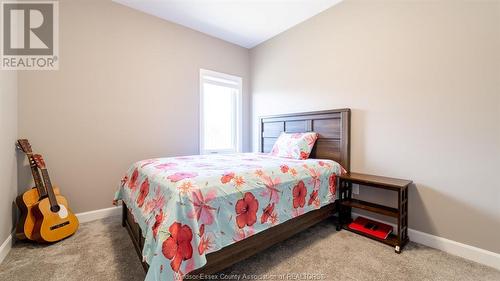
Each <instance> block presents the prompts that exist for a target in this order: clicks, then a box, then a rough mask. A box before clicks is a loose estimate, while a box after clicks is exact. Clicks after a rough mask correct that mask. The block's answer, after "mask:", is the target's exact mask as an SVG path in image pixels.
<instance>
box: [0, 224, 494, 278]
mask: <svg viewBox="0 0 500 281" xmlns="http://www.w3.org/2000/svg"><path fill="white" fill-rule="evenodd" d="M410 238H411V237H410ZM304 273H307V274H311V275H309V277H318V278H323V279H319V280H412V281H413V280H473V281H478V280H500V271H497V270H495V269H493V268H489V267H486V266H482V265H480V264H477V263H474V262H470V261H467V260H465V259H462V258H459V257H455V256H451V255H448V254H446V253H443V252H440V251H437V250H434V249H431V248H428V247H424V246H421V245H418V244H414V243H410V244H409V246H408V247H407V248H406V249H405V251H403V253H402V254H401V255H397V254H395V253H394V250H393V249H392V248H390V247H388V246H385V245H382V244H380V243H377V242H374V241H372V240H369V239H366V238H363V237H360V236H357V235H355V234H352V233H350V232H347V231H341V232H336V231H335V227H334V226H333V225H332V224H331V223H329V222H324V223H321V224H319V225H317V226H315V227H313V228H310V229H309V230H307V231H304V232H302V233H300V234H299V235H296V236H294V237H293V238H291V239H289V240H287V241H285V242H283V243H280V244H278V245H276V246H274V247H272V248H270V249H268V250H267V251H265V252H263V253H262V254H260V255H258V256H256V257H253V258H250V259H248V260H245V261H243V262H240V263H238V264H236V265H234V266H233V267H231V268H228V269H227V270H226V271H225V272H224V274H227V275H229V274H241V275H240V276H242V274H247V276H248V275H253V274H256V275H261V276H262V275H265V274H267V275H268V276H270V277H272V276H273V275H276V276H277V277H278V276H279V275H282V274H285V277H286V276H287V275H286V274H292V275H288V277H289V279H288V280H294V279H292V278H294V277H297V278H300V277H304V275H301V276H297V275H293V274H304ZM144 276H145V275H144V272H143V269H142V267H141V265H140V262H139V258H138V257H137V255H136V253H135V251H134V248H133V245H132V242H131V240H130V238H129V236H128V234H127V232H126V230H125V229H124V228H122V227H121V225H120V218H119V217H114V218H108V219H104V220H98V221H94V222H90V223H85V224H82V226H81V228H80V230H79V231H78V233H77V234H76V235H74V236H73V237H71V238H68V239H66V240H64V241H62V242H60V243H57V244H54V245H50V246H40V245H35V244H31V243H22V242H20V243H17V244H16V245H15V246H14V248H13V249H12V251H11V252H10V253H9V255H8V256H7V258H6V259H5V260H4V262H3V263H2V264H1V265H0V280H12V281H17V280H23V281H24V280H34V281H36V280H43V281H48V280H65V281H70V280H78V281H80V280H106V281H112V280H143V279H144ZM247 280H248V279H247ZM276 280H277V279H276ZM297 280H307V279H297ZM311 280H314V279H311ZM316 280H318V279H316Z"/></svg>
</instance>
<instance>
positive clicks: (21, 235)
mask: <svg viewBox="0 0 500 281" xmlns="http://www.w3.org/2000/svg"><path fill="white" fill-rule="evenodd" d="M54 193H55V194H56V195H59V194H61V192H60V190H59V188H58V187H55V186H54ZM38 200H40V194H39V193H38V189H36V188H32V189H30V190H28V191H26V192H24V193H23V194H21V195H19V196H18V197H17V198H16V204H17V206H18V207H19V209H20V210H21V217H20V218H19V222H18V224H17V228H16V238H17V239H21V240H22V239H30V240H33V239H32V234H33V228H34V227H35V215H34V214H33V206H34V205H35V204H36V203H37V202H38Z"/></svg>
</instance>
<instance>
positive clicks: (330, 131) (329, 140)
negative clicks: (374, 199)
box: [259, 108, 351, 171]
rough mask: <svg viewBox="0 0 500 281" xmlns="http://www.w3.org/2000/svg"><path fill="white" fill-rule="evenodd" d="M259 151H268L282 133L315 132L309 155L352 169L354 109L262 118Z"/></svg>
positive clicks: (348, 169)
mask: <svg viewBox="0 0 500 281" xmlns="http://www.w3.org/2000/svg"><path fill="white" fill-rule="evenodd" d="M259 124H260V138H259V142H260V143H259V149H260V152H269V151H270V150H271V148H272V147H273V144H274V142H275V141H276V139H277V138H278V136H279V135H280V133H281V132H287V133H303V132H316V133H318V134H319V138H318V140H317V141H316V144H315V145H314V148H313V151H312V152H311V155H310V158H319V159H331V160H334V161H336V162H338V163H340V164H341V165H342V167H344V168H345V169H346V170H347V171H350V160H351V153H350V149H351V145H350V127H351V110H350V109H348V108H346V109H334V110H325V111H313V112H301V113H292V114H282V115H273V116H264V117H260V123H259Z"/></svg>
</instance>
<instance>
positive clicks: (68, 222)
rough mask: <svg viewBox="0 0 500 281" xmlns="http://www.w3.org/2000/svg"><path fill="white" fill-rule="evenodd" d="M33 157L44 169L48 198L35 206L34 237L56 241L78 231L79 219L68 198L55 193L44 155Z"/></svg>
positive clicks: (39, 166) (40, 240)
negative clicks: (69, 205)
mask: <svg viewBox="0 0 500 281" xmlns="http://www.w3.org/2000/svg"><path fill="white" fill-rule="evenodd" d="M33 159H34V160H35V163H36V165H37V167H38V168H39V169H40V171H42V177H43V182H44V184H45V189H46V191H47V198H43V199H42V200H40V201H39V202H38V203H36V204H35V205H34V206H33V214H34V215H35V227H34V228H33V235H32V237H33V238H34V239H35V240H36V241H38V242H56V241H59V240H62V239H64V238H66V237H69V236H71V235H73V234H74V233H75V232H76V230H77V229H78V225H79V223H78V219H77V218H76V216H75V214H73V212H71V210H70V209H69V207H68V201H67V200H66V198H64V197H63V196H61V195H56V194H55V193H54V190H53V188H52V183H51V182H50V177H49V173H48V171H47V167H46V165H45V162H44V160H43V158H42V156H41V155H40V154H35V155H33Z"/></svg>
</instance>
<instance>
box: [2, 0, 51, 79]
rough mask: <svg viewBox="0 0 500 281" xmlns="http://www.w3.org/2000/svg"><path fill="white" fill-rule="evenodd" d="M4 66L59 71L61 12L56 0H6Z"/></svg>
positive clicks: (3, 35) (3, 20)
mask: <svg viewBox="0 0 500 281" xmlns="http://www.w3.org/2000/svg"><path fill="white" fill-rule="evenodd" d="M1 6H2V11H1V14H2V20H1V24H2V36H1V37H2V44H1V45H2V51H1V61H0V62H1V63H0V64H1V68H2V69H11V70H57V69H58V67H59V63H58V60H59V59H58V55H59V48H58V44H59V40H58V39H59V38H58V35H59V24H58V23H59V21H58V18H59V15H58V11H59V9H58V3H57V2H54V1H36V2H21V1H17V2H2V3H1Z"/></svg>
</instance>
